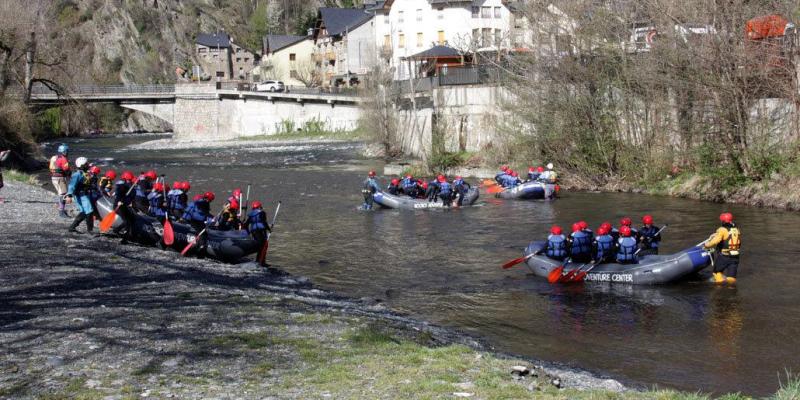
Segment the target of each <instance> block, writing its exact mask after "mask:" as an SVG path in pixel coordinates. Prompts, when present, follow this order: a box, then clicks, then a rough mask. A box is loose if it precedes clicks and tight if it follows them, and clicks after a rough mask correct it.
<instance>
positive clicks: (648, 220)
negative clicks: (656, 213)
mask: <svg viewBox="0 0 800 400" xmlns="http://www.w3.org/2000/svg"><path fill="white" fill-rule="evenodd" d="M642 223H643V224H645V225H653V216H652V215H645V216H644V217H642Z"/></svg>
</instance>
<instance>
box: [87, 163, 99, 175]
mask: <svg viewBox="0 0 800 400" xmlns="http://www.w3.org/2000/svg"><path fill="white" fill-rule="evenodd" d="M89 172H91V173H93V174H95V175H100V167H98V166H97V165H92V166H91V167H89Z"/></svg>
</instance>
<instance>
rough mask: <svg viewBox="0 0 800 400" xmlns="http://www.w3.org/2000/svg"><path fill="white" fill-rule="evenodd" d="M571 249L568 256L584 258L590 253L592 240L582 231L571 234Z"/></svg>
mask: <svg viewBox="0 0 800 400" xmlns="http://www.w3.org/2000/svg"><path fill="white" fill-rule="evenodd" d="M570 236H571V237H572V248H571V249H570V254H572V256H573V257H581V256H586V255H589V254H591V253H592V238H591V237H590V236H589V234H587V233H586V232H584V231H578V232H572V235H570Z"/></svg>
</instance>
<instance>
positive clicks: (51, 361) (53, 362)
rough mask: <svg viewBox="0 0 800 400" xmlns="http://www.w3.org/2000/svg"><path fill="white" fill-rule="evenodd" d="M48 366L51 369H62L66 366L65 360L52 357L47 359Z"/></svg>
mask: <svg viewBox="0 0 800 400" xmlns="http://www.w3.org/2000/svg"><path fill="white" fill-rule="evenodd" d="M46 364H47V366H49V367H60V366H62V365H64V359H63V358H61V357H58V356H50V357H47V362H46Z"/></svg>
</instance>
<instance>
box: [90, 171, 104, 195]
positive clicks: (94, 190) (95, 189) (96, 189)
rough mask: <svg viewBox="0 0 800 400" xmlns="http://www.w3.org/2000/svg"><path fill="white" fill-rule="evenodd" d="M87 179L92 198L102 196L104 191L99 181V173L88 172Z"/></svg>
mask: <svg viewBox="0 0 800 400" xmlns="http://www.w3.org/2000/svg"><path fill="white" fill-rule="evenodd" d="M87 181H88V185H89V188H88V191H89V195H90V196H92V200H97V199H99V198H100V197H101V196H103V192H102V191H101V188H100V186H99V183H98V181H99V179H98V178H97V175H94V174H91V173H90V174H87Z"/></svg>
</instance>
